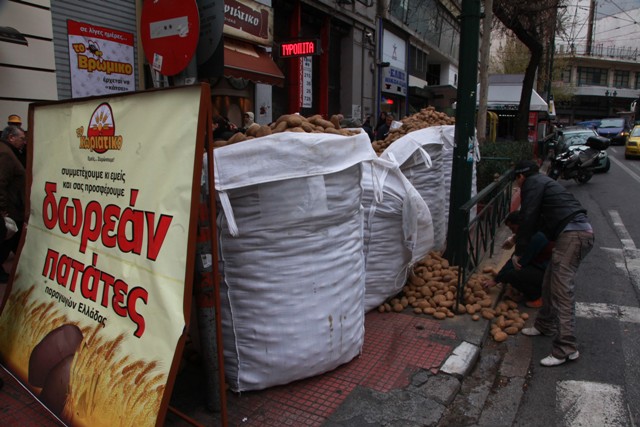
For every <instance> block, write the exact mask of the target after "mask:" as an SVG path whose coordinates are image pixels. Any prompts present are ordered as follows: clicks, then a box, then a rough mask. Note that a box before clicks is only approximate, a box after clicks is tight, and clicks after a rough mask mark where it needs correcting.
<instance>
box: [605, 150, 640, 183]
mask: <svg viewBox="0 0 640 427" xmlns="http://www.w3.org/2000/svg"><path fill="white" fill-rule="evenodd" d="M609 159H611V161H612V162H614V163H615V164H617V165H618V166H620V167H621V168H622V170H624V171H625V172H626V173H628V174H629V175H631V178H633V179H635V180H636V181H638V182H640V176H638V174H636V173H635V172H634V171H632V170H631V169H629V168H628V167H626V166H625V165H624V163H622V162H621V161H620V160H618V159H616V158H615V157H613V156H609Z"/></svg>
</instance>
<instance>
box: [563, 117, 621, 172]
mask: <svg viewBox="0 0 640 427" xmlns="http://www.w3.org/2000/svg"><path fill="white" fill-rule="evenodd" d="M591 136H598V133H597V132H596V131H595V130H594V129H590V128H586V127H583V126H567V127H565V128H562V129H559V130H558V131H556V138H555V143H554V144H555V147H554V148H555V149H554V152H555V155H556V156H557V155H558V154H561V153H564V152H565V151H568V150H569V149H571V150H574V149H579V150H586V149H587V148H589V147H588V146H587V139H589V137H591ZM610 168H611V160H609V155H608V154H607V150H600V156H599V158H598V166H596V168H595V170H596V172H608V171H609V169H610Z"/></svg>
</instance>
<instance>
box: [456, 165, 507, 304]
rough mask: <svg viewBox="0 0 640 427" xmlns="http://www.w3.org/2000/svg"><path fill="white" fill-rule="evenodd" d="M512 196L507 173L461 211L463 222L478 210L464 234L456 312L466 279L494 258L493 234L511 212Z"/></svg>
mask: <svg viewBox="0 0 640 427" xmlns="http://www.w3.org/2000/svg"><path fill="white" fill-rule="evenodd" d="M512 192H513V170H511V169H510V170H508V171H507V172H505V173H504V174H502V176H500V178H498V180H497V181H495V182H493V183H492V184H490V185H488V186H487V187H485V188H484V189H483V190H482V191H480V192H479V193H478V194H477V195H476V196H474V197H473V198H471V199H470V200H469V201H468V202H467V203H465V204H464V205H462V206H461V207H460V209H461V210H463V211H464V213H465V218H471V212H472V210H473V209H476V208H477V213H476V215H475V216H474V217H473V218H471V219H470V220H469V221H467V223H468V224H467V226H466V227H465V229H464V233H463V234H464V235H465V236H467V248H466V249H467V250H466V251H463V253H462V256H461V258H460V259H461V262H460V263H459V265H458V286H457V288H458V292H457V293H458V295H457V300H456V311H457V309H458V304H460V303H461V301H462V297H463V294H464V287H465V285H466V283H467V279H468V278H469V277H470V276H471V275H472V274H473V273H474V272H475V271H476V270H477V269H478V266H479V265H480V263H481V262H482V260H483V259H484V257H485V256H486V255H487V254H488V255H489V256H493V251H494V247H495V237H496V232H497V230H498V228H499V227H500V225H501V224H502V221H503V220H504V218H505V217H506V216H507V215H508V214H509V212H510V210H511V195H512Z"/></svg>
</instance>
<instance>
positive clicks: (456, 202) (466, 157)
mask: <svg viewBox="0 0 640 427" xmlns="http://www.w3.org/2000/svg"><path fill="white" fill-rule="evenodd" d="M480 2H481V0H463V1H462V13H461V14H460V29H461V30H460V53H459V57H460V60H459V62H460V75H459V82H460V84H459V86H458V100H457V106H456V125H455V132H456V133H455V142H456V147H455V149H454V151H453V165H452V177H451V193H450V209H449V227H448V228H449V229H448V234H447V250H446V254H445V256H446V258H447V259H448V260H449V262H450V263H451V265H461V264H462V263H463V261H464V263H466V238H465V235H464V232H463V231H464V229H465V228H466V225H467V224H468V222H469V215H468V213H466V212H464V211H462V210H461V209H460V208H461V207H462V205H464V203H465V202H466V201H468V200H469V199H470V198H471V172H472V170H473V169H472V166H473V142H474V140H475V112H476V96H477V94H476V87H477V80H478V79H477V76H478V47H479V40H478V39H479V38H480V36H479V34H480Z"/></svg>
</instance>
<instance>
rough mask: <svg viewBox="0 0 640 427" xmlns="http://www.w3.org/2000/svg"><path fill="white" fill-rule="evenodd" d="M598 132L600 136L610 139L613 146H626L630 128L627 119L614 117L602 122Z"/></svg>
mask: <svg viewBox="0 0 640 427" xmlns="http://www.w3.org/2000/svg"><path fill="white" fill-rule="evenodd" d="M596 130H597V132H598V134H599V135H600V136H604V137H605V138H609V140H610V141H611V145H625V144H626V142H627V137H628V136H629V130H630V128H629V125H628V124H627V121H626V120H625V119H623V118H620V117H614V118H608V119H602V120H600V125H599V126H598V127H597V128H596Z"/></svg>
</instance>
